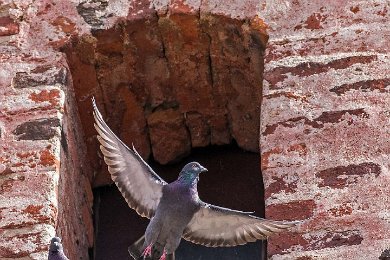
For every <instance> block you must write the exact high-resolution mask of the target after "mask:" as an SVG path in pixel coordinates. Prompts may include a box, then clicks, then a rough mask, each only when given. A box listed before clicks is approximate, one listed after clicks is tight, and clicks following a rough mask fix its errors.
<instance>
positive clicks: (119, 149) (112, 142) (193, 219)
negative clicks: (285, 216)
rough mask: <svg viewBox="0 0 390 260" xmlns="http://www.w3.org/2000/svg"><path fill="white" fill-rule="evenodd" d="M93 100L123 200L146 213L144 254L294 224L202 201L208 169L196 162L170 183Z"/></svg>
mask: <svg viewBox="0 0 390 260" xmlns="http://www.w3.org/2000/svg"><path fill="white" fill-rule="evenodd" d="M92 104H93V110H94V112H93V115H94V118H95V124H94V126H95V128H96V131H97V132H98V136H97V139H98V140H99V142H100V144H101V145H100V150H101V151H102V153H103V155H104V161H105V162H106V164H107V165H108V171H109V172H110V174H111V178H112V180H113V181H114V182H115V184H116V185H117V186H118V188H119V191H120V192H121V193H122V196H123V197H124V198H125V200H126V202H127V204H128V205H129V206H130V207H131V208H132V209H134V210H135V211H136V212H137V213H138V214H139V215H141V216H142V217H146V218H149V219H150V222H149V225H148V226H147V228H146V232H145V236H144V238H141V240H139V241H137V242H138V243H142V250H141V251H142V255H141V256H143V257H144V258H145V257H149V256H151V255H152V252H153V251H154V249H155V247H159V248H161V249H162V250H161V251H162V254H161V257H160V260H166V259H174V256H173V257H172V254H174V252H175V250H176V249H177V247H178V246H179V243H180V240H181V238H184V239H185V240H188V241H190V242H193V243H196V244H200V245H204V246H208V247H230V246H236V245H243V244H246V243H248V242H254V241H256V240H258V239H267V237H268V236H269V235H272V234H275V233H279V232H281V231H283V230H285V229H287V228H290V227H293V226H295V225H296V224H297V222H284V221H273V220H267V219H263V218H258V217H255V216H252V215H250V212H242V211H237V210H231V209H227V208H222V207H219V206H214V205H211V204H208V203H205V202H203V201H201V200H200V199H199V196H198V191H197V183H198V180H199V174H200V173H202V172H206V171H207V169H206V168H205V167H203V166H202V165H200V164H199V163H197V162H191V163H188V164H187V165H185V166H184V168H183V169H182V170H181V172H180V174H179V177H178V179H177V180H176V181H174V182H172V183H169V184H168V183H167V182H165V181H164V180H163V179H162V178H160V176H158V175H157V174H156V173H155V172H154V171H153V169H152V168H151V167H150V166H149V165H148V164H147V163H146V162H145V161H144V160H143V159H142V158H141V156H140V155H139V154H138V152H137V151H136V150H135V148H134V146H133V149H130V148H128V147H127V146H126V145H125V144H124V143H123V142H122V141H121V140H120V139H119V138H118V137H117V136H116V135H115V134H114V133H113V132H112V131H111V129H110V128H109V127H108V126H107V124H106V123H105V122H104V120H103V118H102V115H101V114H100V112H99V110H98V108H97V106H96V103H95V100H94V99H92ZM130 249H131V248H129V251H130ZM153 255H154V254H153ZM167 256H168V258H167ZM133 257H134V256H133ZM153 259H154V258H153ZM156 259H157V258H156Z"/></svg>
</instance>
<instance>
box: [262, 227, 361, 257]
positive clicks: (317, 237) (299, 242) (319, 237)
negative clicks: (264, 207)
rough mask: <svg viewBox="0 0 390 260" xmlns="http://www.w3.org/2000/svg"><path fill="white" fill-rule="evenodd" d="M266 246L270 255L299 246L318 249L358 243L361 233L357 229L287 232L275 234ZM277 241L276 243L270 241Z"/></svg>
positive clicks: (286, 251) (283, 252)
mask: <svg viewBox="0 0 390 260" xmlns="http://www.w3.org/2000/svg"><path fill="white" fill-rule="evenodd" d="M270 240H271V243H270V245H269V246H268V254H269V255H270V256H272V255H276V254H287V253H289V252H291V251H292V250H294V249H293V248H294V247H296V246H299V247H301V248H302V250H303V251H310V250H319V249H324V248H336V247H341V246H348V245H350V246H351V245H360V244H361V242H362V241H363V237H362V235H361V233H360V232H359V231H357V230H347V231H340V232H339V231H336V232H327V231H324V232H320V233H307V234H300V233H287V234H277V235H276V236H273V237H271V238H270ZM273 241H275V242H276V241H278V243H277V244H274V243H272V242H273Z"/></svg>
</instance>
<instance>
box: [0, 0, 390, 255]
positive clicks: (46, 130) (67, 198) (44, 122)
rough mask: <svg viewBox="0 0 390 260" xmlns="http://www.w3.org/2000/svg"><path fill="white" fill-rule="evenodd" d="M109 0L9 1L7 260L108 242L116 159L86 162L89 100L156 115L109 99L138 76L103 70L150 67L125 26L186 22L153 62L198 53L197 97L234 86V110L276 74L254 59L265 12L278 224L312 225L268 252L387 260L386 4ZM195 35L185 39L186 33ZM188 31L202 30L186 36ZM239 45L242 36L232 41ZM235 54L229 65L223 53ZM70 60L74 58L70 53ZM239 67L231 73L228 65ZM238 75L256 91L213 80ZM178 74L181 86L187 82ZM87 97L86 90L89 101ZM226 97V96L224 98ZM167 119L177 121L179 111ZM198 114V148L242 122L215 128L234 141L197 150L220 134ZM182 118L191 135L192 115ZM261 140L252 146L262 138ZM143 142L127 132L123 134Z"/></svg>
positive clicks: (271, 172)
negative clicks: (383, 259) (104, 218)
mask: <svg viewBox="0 0 390 260" xmlns="http://www.w3.org/2000/svg"><path fill="white" fill-rule="evenodd" d="M96 2H99V3H100V4H99V5H90V4H89V3H87V2H85V3H84V2H83V3H80V4H76V3H74V1H68V0H62V1H50V0H40V1H32V0H27V1H26V0H23V1H22V0H12V1H11V0H3V1H1V3H0V141H1V143H0V258H28V259H45V258H46V251H47V246H48V242H49V240H50V238H51V237H52V236H53V235H54V234H55V233H56V232H57V233H58V234H59V235H60V236H62V237H63V238H64V247H65V251H66V253H67V254H68V255H69V257H70V259H78V258H81V259H87V258H88V256H87V249H88V247H90V246H92V243H93V227H92V220H91V201H92V194H91V188H90V183H91V182H92V181H93V180H94V177H95V174H96V172H94V171H93V169H96V168H97V167H99V165H100V163H101V162H99V161H96V160H91V158H97V156H96V153H95V154H93V156H92V157H89V158H88V159H87V158H86V154H87V152H86V151H87V150H89V151H90V154H89V156H90V155H91V153H94V151H96V149H95V148H96V142H95V141H94V139H93V135H94V134H93V128H92V125H91V124H90V122H91V111H90V110H89V109H90V108H89V102H90V101H89V98H90V97H91V96H92V95H96V97H97V99H98V101H99V104H103V101H104V103H105V105H106V106H107V108H108V110H107V111H108V112H109V113H112V112H118V111H119V112H121V113H122V114H126V113H127V114H126V115H127V116H133V115H139V114H141V115H142V113H139V112H140V111H139V107H137V106H136V105H134V104H137V103H136V101H137V99H136V98H135V97H134V95H133V94H131V93H130V92H125V94H123V95H122V97H123V98H124V99H125V101H126V102H127V104H132V105H133V108H132V109H128V110H127V112H126V113H124V111H125V110H124V109H123V108H121V107H119V108H120V109H119V110H118V107H117V110H115V109H113V108H115V104H113V103H112V98H111V97H110V95H108V94H107V93H109V90H110V89H109V88H110V87H112V86H114V87H116V86H117V85H119V86H121V84H120V83H121V82H122V81H123V78H118V77H115V75H121V76H123V77H125V76H126V73H122V74H121V73H119V74H112V75H111V76H112V78H110V79H109V80H108V78H106V77H102V76H103V74H104V73H106V74H107V75H108V76H110V73H109V72H110V68H105V67H104V66H103V65H109V66H111V65H112V64H114V63H115V62H116V63H115V64H117V65H118V66H117V67H112V68H115V69H117V70H118V71H119V72H120V69H121V68H122V67H121V65H120V64H121V59H123V57H125V58H131V57H133V58H134V57H135V56H131V55H130V56H129V55H124V56H120V55H117V54H118V52H119V53H123V48H124V47H123V46H124V44H125V45H126V44H127V45H126V46H138V47H142V44H140V43H137V42H128V41H123V39H126V37H128V36H126V35H127V34H128V33H129V32H130V33H134V32H133V31H131V29H132V28H133V29H134V28H135V29H136V27H131V26H130V27H123V25H124V24H126V22H125V21H126V20H133V21H139V20H142V19H146V18H148V19H149V18H150V19H151V20H152V21H154V20H153V19H155V18H156V16H159V17H162V18H164V17H165V16H166V15H167V14H172V17H171V18H172V20H169V19H168V20H167V19H162V22H164V21H165V22H166V23H159V26H161V28H160V29H162V30H164V29H167V27H164V26H166V24H172V23H175V24H176V25H175V28H176V31H170V30H167V31H166V34H165V37H166V38H164V37H162V39H163V40H162V42H163V43H164V44H165V43H169V39H175V40H176V43H175V44H172V45H169V44H167V45H164V46H163V47H161V46H160V45H159V44H161V43H158V44H157V45H152V47H153V46H154V47H156V46H157V47H156V48H154V47H153V48H148V49H147V50H150V51H152V52H151V53H148V55H149V56H150V57H154V56H157V57H160V56H159V55H160V54H161V55H168V56H169V55H172V56H169V57H171V60H172V61H175V60H177V61H181V60H183V61H186V62H189V61H191V59H192V58H194V57H196V58H197V59H199V60H203V63H200V64H201V65H202V66H200V67H199V68H196V66H195V67H194V68H195V69H194V71H199V74H191V73H188V72H185V71H184V72H183V74H182V75H186V77H188V78H190V79H191V82H192V84H194V86H195V85H196V83H197V81H198V80H199V82H201V83H202V84H203V85H202V86H203V87H204V88H205V89H206V90H209V89H210V84H211V85H213V84H215V86H218V88H221V89H224V87H225V86H228V85H229V84H230V85H229V86H233V87H234V88H233V90H234V91H233V92H231V94H232V97H234V98H236V97H237V96H240V95H241V96H245V93H247V92H245V91H244V89H245V88H240V87H242V86H244V87H245V86H247V85H251V86H252V85H253V86H255V89H256V86H258V89H260V85H261V83H260V82H258V80H259V76H258V75H257V73H259V72H260V71H261V69H259V68H261V67H262V61H259V57H261V55H260V56H259V53H260V54H261V51H260V52H248V50H251V46H254V45H253V44H255V45H256V44H257V45H258V46H260V45H262V44H263V43H264V42H265V41H266V35H265V34H264V33H263V29H264V27H263V25H264V24H263V23H262V21H261V20H260V19H258V18H255V15H256V14H258V15H259V16H260V17H261V18H262V20H264V21H265V23H266V24H267V25H268V27H269V28H268V33H269V36H270V39H269V42H268V46H267V53H266V56H265V73H264V78H265V81H264V86H263V96H262V104H261V106H262V108H261V109H262V111H261V127H260V128H261V129H260V138H261V143H260V146H261V165H262V171H263V175H264V182H265V192H266V204H267V209H266V214H267V217H269V218H273V219H299V220H305V222H304V223H303V224H302V225H301V226H300V227H299V228H297V229H295V230H293V231H292V232H290V233H285V234H283V235H280V236H275V237H273V238H271V239H270V241H269V256H270V257H271V258H272V259H294V258H295V259H314V258H317V259H318V258H324V259H346V258H348V259H377V258H378V257H379V256H380V255H381V253H382V252H383V251H384V250H385V249H386V248H387V247H388V246H389V244H390V237H389V235H388V233H389V229H390V224H389V222H390V217H389V214H388V212H389V207H388V205H390V204H389V199H388V196H387V195H388V194H389V192H390V190H389V189H390V188H389V187H390V186H389V185H386V183H388V181H389V178H390V177H389V153H390V144H389V137H390V136H389V130H388V129H389V113H390V110H389V104H390V96H389V87H388V85H389V78H388V74H389V69H388V68H389V63H390V60H389V58H388V55H387V53H388V46H389V45H388V40H389V25H388V21H389V14H388V13H387V10H388V9H389V8H390V7H389V6H388V3H387V2H386V1H383V0H382V1H348V3H346V2H345V1H332V2H331V3H326V4H325V2H324V1H317V0H316V1H296V0H294V1H293V0H291V1H279V0H278V1H265V0H263V1H252V0H247V1H218V0H213V1H189V0H187V1H172V2H170V3H169V4H168V2H167V1H152V2H150V1H146V0H145V1H140V2H139V3H140V4H138V2H137V5H133V4H134V2H128V1H109V2H107V1H103V0H102V1H96ZM205 14H207V15H208V14H212V15H213V17H210V16H207V15H205ZM216 17H217V18H216ZM249 18H250V19H249ZM197 19H205V20H204V21H213V19H216V20H214V21H217V22H216V23H214V24H213V23H210V24H211V25H212V28H208V27H207V26H205V25H207V23H204V24H203V25H202V26H203V27H202V26H200V25H199V24H198V23H199V20H197ZM208 19H211V20H208ZM154 22H155V21H154ZM185 23H187V24H186V25H185V26H183V27H180V26H177V24H178V25H180V24H182V25H183V24H185ZM224 23H228V24H229V26H231V28H230V29H231V30H230V31H229V32H228V31H224V30H226V28H225V27H224V26H220V25H221V24H224ZM201 24H202V23H201ZM233 25H234V26H236V28H234V26H233ZM124 28H127V30H123V29H124ZM142 28H143V29H144V30H149V29H150V28H149V29H148V26H146V27H142ZM188 28H191V30H189V31H187V29H188ZM200 28H201V29H200ZM237 28H240V29H239V30H237ZM168 29H169V26H168ZM213 29H214V31H213ZM202 30H205V31H206V32H207V33H208V34H209V35H208V37H210V38H207V37H206V36H205V38H202V39H203V40H204V41H203V42H200V43H196V44H195V42H194V43H193V44H194V45H193V46H192V47H193V48H195V47H196V48H200V49H201V50H202V51H201V52H200V53H201V55H199V56H196V55H195V56H194V57H192V56H190V57H187V56H186V52H180V51H179V52H176V51H175V50H176V49H175V48H177V46H184V44H183V43H188V42H189V43H190V45H191V44H192V41H191V37H194V35H199V32H200V33H201V34H202V33H204V31H202ZM251 30H254V31H255V32H253V31H251ZM187 32H188V34H187ZM213 32H214V33H215V32H216V33H215V34H213ZM126 33H127V34H126ZM229 33H231V36H229V37H226V35H229ZM253 33H254V34H253ZM177 35H184V36H185V37H183V38H179V37H177ZM237 35H241V36H240V37H241V38H242V39H243V41H241V40H240V39H241V38H240V37H237V39H238V40H237V41H233V42H230V41H229V40H230V39H231V37H235V36H237ZM253 35H258V36H259V37H253ZM122 36H126V37H125V38H123V37H122ZM160 36H161V35H160ZM160 36H159V37H160ZM248 36H250V37H248ZM195 38H196V37H195ZM213 39H214V40H213ZM210 40H211V41H210ZM218 40H220V41H218ZM164 41H165V42H164ZM180 41H182V42H180ZM152 42H153V43H154V44H156V42H155V41H153V40H152ZM224 44H225V45H224ZM245 44H247V45H245ZM220 45H222V46H223V48H222V50H224V51H225V53H226V54H227V55H225V56H224V55H220V54H218V53H220V52H221V49H218V47H219V46H220ZM241 45H243V46H245V48H246V49H245V48H243V49H241V51H242V53H243V54H245V55H248V56H245V55H244V56H243V55H238V56H235V55H234V53H235V52H237V53H240V52H238V50H239V47H240V46H241ZM74 46H76V47H75V48H73V47H74ZM72 48H73V49H72ZM126 48H127V47H126ZM161 48H162V49H161ZM196 48H195V49H194V50H196ZM64 50H66V51H65V52H66V56H65V54H63V53H62V52H61V51H64ZM156 50H157V51H156ZM107 51H108V52H107ZM153 51H156V52H153ZM161 51H162V52H161ZM232 51H233V52H232ZM160 52H161V53H160ZM195 53H196V52H195ZM80 54H81V55H80ZM175 54H176V55H177V56H174V55H175ZM96 57H98V59H96ZM169 57H168V59H169ZM236 57H246V61H247V62H242V61H241V60H235V59H236ZM254 57H255V58H254ZM99 59H100V60H99ZM210 59H211V63H210ZM96 60H99V63H98V64H97V63H95V62H96ZM108 60H111V61H112V62H113V63H111V61H110V62H108ZM237 61H239V62H237ZM254 61H255V62H254ZM68 62H69V63H71V65H72V68H69V65H68ZM127 62H129V63H131V62H134V60H132V59H129V60H127ZM213 62H214V63H213ZM241 62H242V64H241ZM209 63H210V64H213V66H210V65H208V64H209ZM226 63H229V64H230V65H229V66H228V67H224V66H225V65H224V64H226ZM157 64H159V66H162V67H164V66H167V65H166V64H164V62H163V60H157ZM188 64H197V63H196V62H195V63H193V62H189V63H187V65H188ZM240 64H241V65H240ZM248 64H249V65H248ZM236 65H239V66H240V67H239V68H238V69H237V70H238V71H241V70H242V71H245V70H246V71H249V72H250V73H248V74H247V75H244V76H242V75H241V76H242V77H241V79H243V80H240V77H238V76H237V75H239V74H240V73H230V74H232V75H233V76H237V78H235V79H234V80H235V81H234V80H233V81H231V82H230V80H231V79H233V78H234V77H233V76H232V78H229V77H225V76H226V75H224V74H218V73H217V74H215V73H214V74H213V72H215V71H213V70H210V68H211V69H217V70H220V71H224V70H226V69H227V68H231V67H234V66H236ZM170 66H172V67H171V69H172V70H173V71H175V72H177V71H179V70H180V69H181V66H180V63H175V62H172V64H170ZM96 68H98V70H97V71H96V70H95V69H96ZM77 71H82V72H85V73H77ZM141 72H142V73H146V74H148V75H149V74H150V73H153V71H151V72H149V71H141ZM235 72H237V71H236V70H235ZM142 73H141V74H142ZM186 73H187V74H186ZM141 74H139V75H141ZM153 75H154V74H153ZM174 75H175V74H174ZM194 75H195V76H194ZM210 75H213V76H211V78H210ZM155 76H156V77H157V80H156V81H154V80H151V79H148V80H149V81H148V82H150V83H151V84H152V83H155V82H157V81H158V82H160V83H161V84H160V85H156V86H155V87H153V89H152V90H154V91H155V92H153V91H151V93H152V94H151V96H150V97H152V99H151V101H152V102H151V104H159V102H161V99H164V98H167V97H169V95H168V96H164V95H165V94H164V93H165V92H164V91H165V90H166V89H165V90H164V86H165V85H164V84H165V83H164V82H165V80H167V79H165V78H164V77H162V78H159V76H160V74H157V75H155ZM176 78H177V80H178V81H179V82H181V81H180V80H181V78H180V74H179V75H177V76H176ZM125 79H126V78H125ZM140 79H142V77H141V78H140ZM211 79H212V80H211ZM245 81H247V82H249V83H248V84H240V83H241V82H245ZM115 82H116V83H118V84H117V85H116V83H115ZM126 82H127V83H128V81H126ZM139 82H142V81H141V80H140V81H139ZM184 83H185V81H184ZM184 83H183V84H184ZM228 83H229V84H228ZM99 84H100V85H102V86H103V85H104V86H106V89H102V88H100V85H99ZM76 85H78V86H80V87H77V88H76V89H74V87H75V86H76ZM98 85H99V86H98ZM241 85H242V86H241ZM135 86H137V84H135ZM179 87H180V86H178V89H177V91H178V94H179V95H178V97H179V98H180V97H181V98H182V99H181V101H180V102H183V104H187V105H188V108H189V109H190V110H191V109H192V108H193V107H192V105H193V103H191V102H190V101H189V100H187V99H186V98H185V97H186V95H183V93H185V92H183V93H181V92H180V91H181V89H180V88H179ZM212 89H213V88H212ZM103 90H104V91H103ZM190 90H191V89H190ZM111 91H112V90H111ZM213 91H215V89H214V90H213ZM102 93H106V94H105V95H106V96H104V95H103V94H102ZM221 93H222V96H223V95H224V93H225V92H221ZM254 93H255V92H254ZM225 94H226V93H225ZM75 95H76V96H75ZM153 97H154V98H153ZM156 97H157V98H156ZM183 97H184V98H183ZM168 99H169V98H168ZM141 100H142V99H141ZM243 100H244V101H243V103H244V104H245V105H249V104H251V103H253V107H250V108H251V109H253V111H258V108H256V106H258V105H260V104H258V103H257V102H256V101H254V102H253V101H251V99H250V98H249V99H243ZM248 100H249V101H250V102H249V101H248ZM110 102H111V103H110ZM126 102H125V103H126ZM137 102H138V101H137ZM217 103H218V102H217ZM76 104H77V105H76ZM226 104H227V103H224V104H223V105H226ZM236 107H240V104H239V103H233V104H230V105H229V106H228V107H225V108H223V109H222V110H223V111H224V113H225V114H223V115H224V116H225V117H226V118H228V119H229V120H230V119H232V120H235V118H236V119H238V121H237V122H240V120H243V121H242V122H244V121H245V120H246V119H247V117H245V114H243V115H241V114H231V111H233V112H234V111H236V109H235V108H236ZM78 108H81V109H80V111H78ZM126 108H127V107H126ZM163 108H164V107H163ZM232 108H233V109H232ZM244 108H245V106H244ZM110 109H111V110H110ZM121 109H122V110H121ZM137 109H138V110H137ZM224 109H225V110H226V109H227V110H226V111H228V112H226V111H225V110H224ZM256 109H257V110H256ZM104 110H105V109H104ZM222 110H221V111H222ZM244 110H245V109H244ZM137 111H138V112H137ZM253 111H252V110H251V113H253ZM133 112H134V113H133ZM187 112H189V110H188V111H187V110H186V109H184V110H183V111H180V113H182V114H186V113H187ZM160 113H161V112H160ZM229 113H230V114H229ZM162 114H163V115H164V116H166V115H171V114H172V115H173V116H174V117H177V116H178V113H162ZM200 114H202V113H200ZM210 114H211V115H214V113H213V112H210ZM186 115H187V114H186ZM143 116H144V115H143ZM250 116H252V115H251V114H250V115H249V117H250ZM179 117H180V114H179ZM187 118H188V119H187ZM187 118H186V120H188V122H186V126H185V127H186V128H187V129H190V130H191V129H192V130H193V131H192V132H191V131H189V132H188V133H187V134H188V138H190V137H191V143H194V144H195V145H198V146H202V145H204V143H206V142H209V141H208V140H213V139H212V138H215V137H221V136H222V137H224V136H223V135H222V134H223V133H224V132H223V131H222V130H223V129H224V128H226V127H224V126H226V125H227V124H228V123H226V122H227V119H224V120H225V121H223V120H222V121H221V120H220V118H218V120H215V122H214V123H211V124H210V125H213V124H215V125H216V126H222V130H221V129H220V128H218V127H217V128H216V133H217V134H218V135H210V136H207V138H210V139H207V138H206V139H202V138H199V139H196V138H192V136H191V134H192V133H194V137H195V136H196V135H195V134H197V133H202V132H205V133H206V134H205V135H209V134H210V133H212V131H211V132H210V130H207V129H206V130H205V129H204V128H202V126H203V125H202V124H203V123H202V116H200V115H199V114H197V113H195V114H191V113H189V116H188V117H187ZM221 118H222V117H221ZM138 119H139V123H140V125H141V126H142V124H147V123H148V124H150V125H151V126H153V125H154V124H153V123H154V122H158V120H157V121H156V118H153V117H152V118H150V119H149V122H148V120H146V122H145V118H143V117H142V118H138ZM157 119H159V118H158V117H157ZM118 120H122V119H118ZM181 120H182V121H181V125H182V124H183V122H184V121H183V120H184V119H183V118H182V119H181ZM137 122H138V121H137ZM175 122H176V121H175ZM199 122H201V123H200V125H199ZM210 122H211V121H210ZM81 123H83V124H84V127H83V130H81ZM110 123H112V121H111V122H110ZM114 123H115V122H114ZM122 123H123V124H128V123H129V122H128V121H126V120H124V121H123V122H120V123H118V124H117V126H116V127H117V128H118V129H119V128H120V124H122ZM229 124H231V125H230V126H231V129H229V131H231V133H229V135H226V136H225V137H224V138H225V139H226V138H232V137H233V138H236V140H237V141H238V142H239V143H241V144H242V145H243V146H245V145H247V143H246V142H247V141H248V140H247V139H245V138H240V137H237V133H238V132H240V131H237V129H239V127H241V126H242V125H243V124H241V123H237V124H233V123H231V122H230V123H229ZM114 125H115V124H114ZM235 125H236V128H235ZM237 127H238V128H237ZM235 131H236V133H235ZM84 133H85V136H86V137H87V138H84ZM248 133H249V135H253V133H256V131H249V132H248ZM132 134H134V133H131V131H130V132H125V133H123V137H124V138H125V139H126V138H128V136H130V135H132ZM256 135H257V134H256ZM213 136H214V137H213ZM252 137H253V136H252ZM255 138H257V136H256V137H254V139H255ZM225 139H223V138H222V139H214V141H215V140H219V141H221V140H225ZM205 140H206V141H205ZM229 140H230V139H229ZM84 141H86V142H85V143H84ZM126 141H127V142H128V141H131V140H130V139H129V138H128V139H126ZM94 145H95V148H94ZM143 152H144V153H146V154H148V153H150V151H147V150H145V151H143ZM91 162H93V163H91Z"/></svg>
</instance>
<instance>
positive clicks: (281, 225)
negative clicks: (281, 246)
mask: <svg viewBox="0 0 390 260" xmlns="http://www.w3.org/2000/svg"><path fill="white" fill-rule="evenodd" d="M298 223H299V222H298V221H292V222H287V221H273V220H267V219H263V218H258V217H256V216H252V215H250V213H248V212H242V211H237V210H230V209H227V208H222V207H218V206H214V205H211V204H206V203H201V207H200V209H199V210H198V211H197V212H196V213H195V214H194V216H193V217H192V219H191V221H190V223H189V224H188V225H187V227H186V229H185V230H184V233H183V238H184V239H185V240H188V241H190V242H192V243H195V244H201V245H204V246H210V247H230V246H236V245H244V244H246V243H248V242H254V241H256V240H259V239H267V237H268V236H270V235H272V234H275V233H279V232H282V231H284V230H286V229H288V228H291V227H293V226H295V225H297V224H298Z"/></svg>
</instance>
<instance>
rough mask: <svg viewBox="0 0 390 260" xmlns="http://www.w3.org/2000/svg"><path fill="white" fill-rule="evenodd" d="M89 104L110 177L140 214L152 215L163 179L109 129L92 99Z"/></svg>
mask: <svg viewBox="0 0 390 260" xmlns="http://www.w3.org/2000/svg"><path fill="white" fill-rule="evenodd" d="M92 105H93V116H94V118H95V124H94V126H95V129H96V131H97V132H98V137H97V139H98V141H99V142H100V150H101V152H102V154H103V155H104V161H105V162H106V164H107V166H108V171H109V173H110V175H111V179H112V180H113V181H114V182H115V184H116V185H117V186H118V189H119V191H120V192H121V193H122V196H123V197H124V198H125V200H126V202H127V204H128V205H129V206H130V207H131V208H133V209H134V210H135V211H136V212H137V213H138V214H139V215H141V216H143V217H147V218H151V217H153V215H154V213H155V211H156V209H157V206H158V204H159V202H160V199H161V196H162V187H163V186H164V185H166V184H167V183H166V182H165V181H164V180H163V179H161V178H160V176H158V175H157V174H156V173H155V172H154V171H153V170H152V168H150V166H149V165H148V164H147V163H146V162H145V161H144V160H143V159H142V158H141V156H140V155H139V154H138V153H137V151H135V149H134V150H131V149H130V148H128V147H127V146H126V145H125V144H124V143H123V142H122V141H121V140H120V139H119V138H118V137H117V136H116V135H115V134H114V133H113V132H112V131H111V129H110V128H109V127H108V125H107V124H106V122H104V120H103V117H102V115H101V114H100V111H99V109H98V108H97V106H96V103H95V101H94V99H93V100H92Z"/></svg>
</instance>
